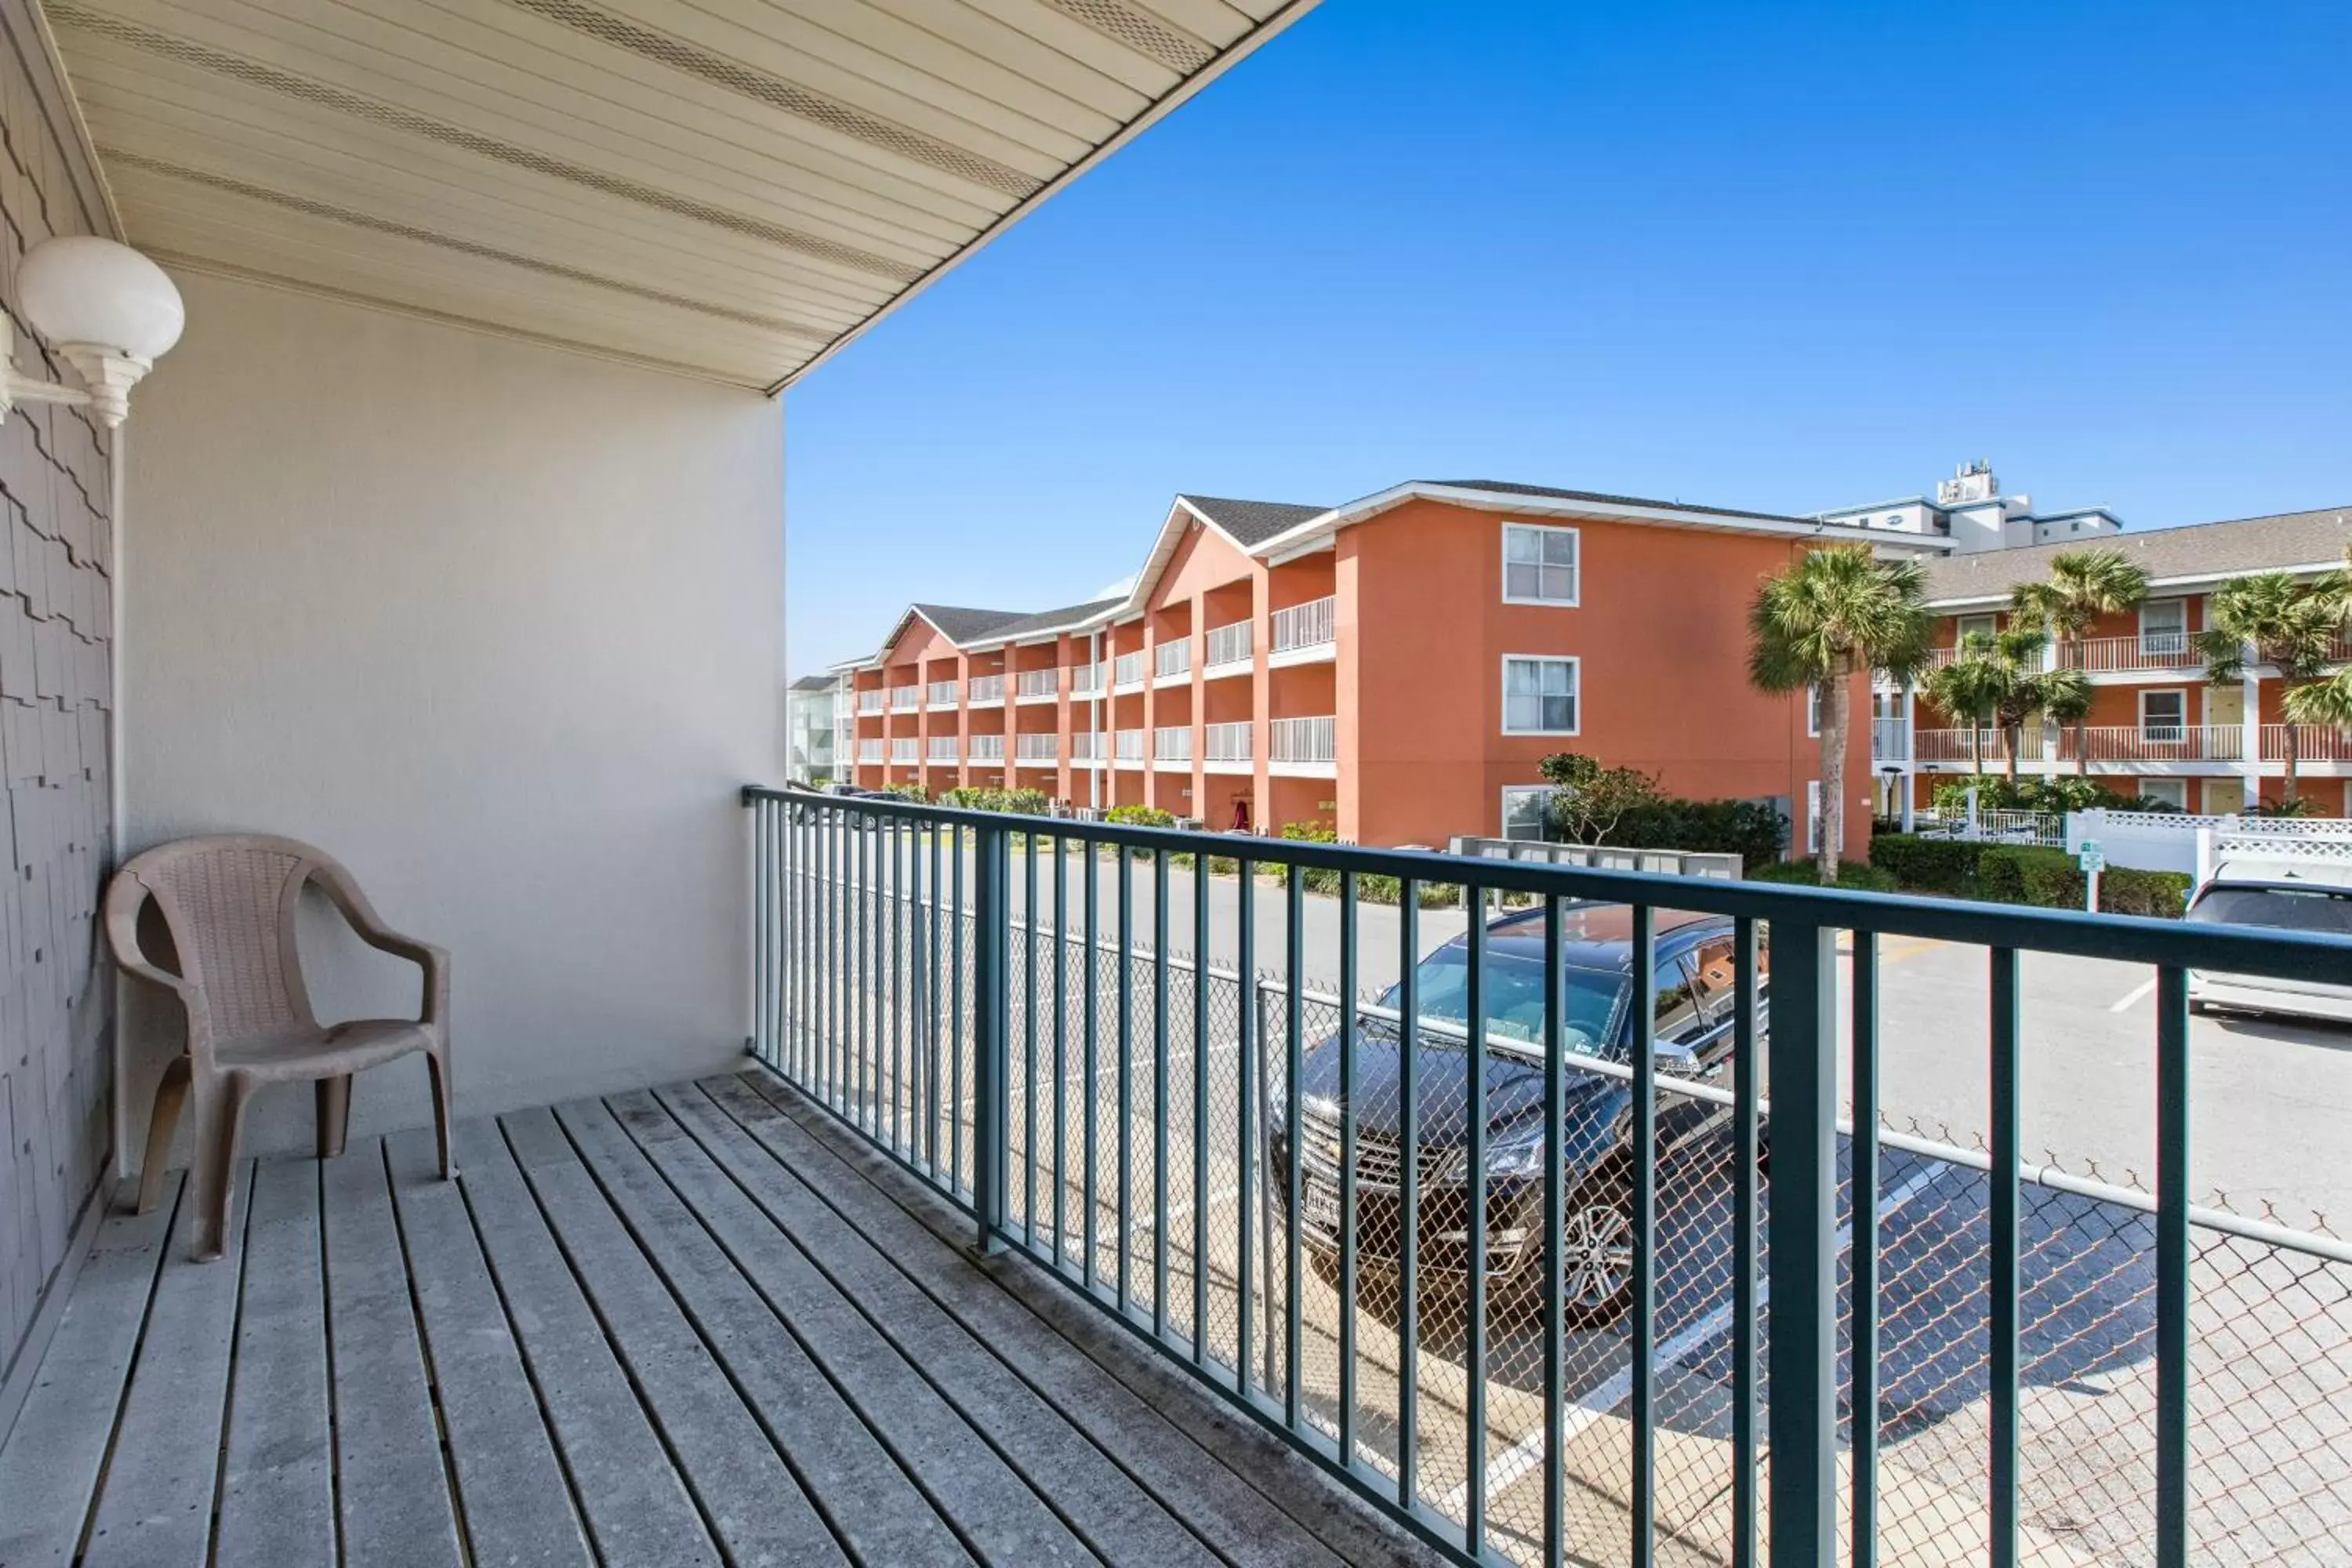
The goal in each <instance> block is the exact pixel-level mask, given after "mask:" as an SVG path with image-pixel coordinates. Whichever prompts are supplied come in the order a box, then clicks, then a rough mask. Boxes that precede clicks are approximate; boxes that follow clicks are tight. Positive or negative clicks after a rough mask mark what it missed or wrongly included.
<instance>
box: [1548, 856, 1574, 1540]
mask: <svg viewBox="0 0 2352 1568" xmlns="http://www.w3.org/2000/svg"><path fill="white" fill-rule="evenodd" d="M1560 936H1561V932H1560V918H1559V899H1557V898H1553V897H1547V898H1546V899H1545V900H1544V915H1543V955H1544V956H1543V1053H1544V1090H1543V1093H1544V1100H1543V1128H1544V1169H1543V1418H1544V1494H1543V1543H1542V1544H1543V1563H1544V1568H1559V1565H1560V1563H1562V1562H1564V1561H1565V1560H1566V1552H1567V1546H1568V1541H1567V1537H1568V1470H1567V1465H1566V1461H1565V1457H1564V1456H1563V1455H1562V1454H1561V1452H1560V1447H1561V1445H1562V1444H1563V1443H1564V1442H1565V1441H1566V1440H1567V1435H1568V1408H1567V1406H1568V1322H1567V1307H1568V1299H1567V1276H1566V1274H1565V1272H1564V1270H1563V1265H1564V1264H1565V1262H1566V1258H1564V1256H1563V1255H1562V1250H1561V1249H1562V1246H1563V1243H1564V1241H1565V1235H1564V1233H1565V1231H1566V1229H1567V1225H1566V1221H1567V1217H1568V1184H1567V1179H1566V1177H1567V1168H1568V1167H1567V1157H1566V1153H1565V1152H1564V1151H1563V1150H1562V1149H1561V1147H1560V1144H1561V1140H1562V1139H1563V1138H1564V1137H1565V1136H1566V1133H1567V1116H1566V1111H1567V1094H1568V1070H1567V1063H1566V1062H1565V1061H1564V1060H1562V1057H1563V1054H1564V1053H1565V1052H1566V1050H1567V1048H1568V1042H1567V1038H1566V1036H1565V1034H1564V1033H1563V1030H1562V1027H1561V1026H1562V1025H1563V1023H1564V1022H1565V1021H1566V1012H1567V998H1566V997H1565V996H1563V995H1562V994H1561V989H1560V988H1561V986H1562V985H1563V984H1565V976H1563V975H1562V974H1561V973H1560V958H1561V946H1560Z"/></svg>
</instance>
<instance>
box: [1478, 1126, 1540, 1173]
mask: <svg viewBox="0 0 2352 1568" xmlns="http://www.w3.org/2000/svg"><path fill="white" fill-rule="evenodd" d="M1543 1168H1544V1135H1543V1126H1542V1124H1541V1123H1538V1124H1537V1125H1536V1126H1534V1127H1532V1128H1529V1129H1528V1130H1527V1131H1523V1132H1515V1133H1513V1134H1512V1135H1511V1136H1509V1137H1508V1138H1506V1139H1504V1140H1502V1141H1501V1142H1496V1143H1489V1144H1487V1145H1486V1174H1487V1175H1488V1176H1490V1177H1492V1176H1540V1175H1542V1174H1543Z"/></svg>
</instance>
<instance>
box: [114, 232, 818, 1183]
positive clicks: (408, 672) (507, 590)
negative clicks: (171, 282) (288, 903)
mask: <svg viewBox="0 0 2352 1568" xmlns="http://www.w3.org/2000/svg"><path fill="white" fill-rule="evenodd" d="M178 281H179V283H180V286H181V288H182V289H183V291H184V294H185V296H186V299H187V306H188V331H187V335H186V337H185V339H184V341H183V342H182V343H181V345H180V347H179V348H178V349H177V350H176V351H175V352H174V353H173V354H172V355H171V356H170V357H169V358H168V359H166V360H165V361H163V363H162V364H161V365H159V366H158V368H157V370H156V372H155V374H153V375H152V377H151V378H150V379H149V381H148V382H147V384H144V385H142V387H141V388H140V389H139V392H138V394H137V396H136V399H135V401H134V403H133V411H132V419H131V426H130V437H131V438H130V442H129V445H128V448H127V455H128V464H129V496H128V502H127V506H126V513H127V528H128V538H127V541H126V543H125V548H124V555H125V559H126V563H127V572H128V575H127V578H126V586H127V594H128V607H127V612H126V616H125V623H126V625H127V626H130V627H131V628H132V630H131V635H130V636H129V637H126V639H125V646H124V657H125V659H126V660H127V664H126V670H127V683H128V690H127V693H126V697H125V703H126V707H127V709H128V710H129V723H128V729H127V731H126V732H127V735H128V737H129V742H130V751H129V758H128V766H127V770H126V771H127V773H128V781H129V793H130V807H129V822H128V825H127V827H126V833H125V837H126V839H127V841H128V847H129V848H130V849H131V850H136V849H138V848H141V847H145V846H147V845H150V844H153V843H156V842H158V841H160V840H163V839H167V838H173V837H180V836H183V835H186V834H194V833H205V832H218V831H227V830H266V831H269V832H275V833H284V834H289V835H291V836H293V837H298V838H303V839H308V840H310V841H311V842H313V843H316V844H318V845H319V846H320V847H323V848H325V849H326V850H327V851H328V852H329V853H331V854H332V855H334V856H336V857H337V858H341V860H343V861H344V862H345V863H346V864H347V865H349V866H350V867H351V868H352V871H353V872H354V874H355V875H356V876H357V877H358V879H359V880H360V882H361V884H362V886H363V887H365V888H366V889H368V891H369V893H370V894H371V895H372V896H373V899H374V901H375V903H376V904H377V906H378V908H379V909H380V910H382V911H383V914H384V916H385V917H386V918H387V919H388V920H389V921H392V922H393V923H394V925H396V926H398V927H400V928H402V929H404V930H406V931H414V932H415V933H416V934H418V935H421V936H424V937H425V938H427V939H429V940H431V941H434V942H439V943H441V944H442V945H444V946H446V947H447V948H449V949H450V950H452V952H453V953H454V954H455V1008H454V1012H455V1046H456V1059H457V1098H458V1108H459V1111H460V1114H474V1115H479V1114H482V1113H485V1112H490V1111H496V1110H502V1109H505V1108H508V1107H512V1106H518V1105H525V1104H530V1103H535V1102H542V1101H548V1100H560V1099H562V1098H564V1097H567V1096H572V1095H580V1094H587V1093H593V1092H597V1091H601V1090H607V1089H616V1088H619V1087H622V1086H626V1085H632V1084H643V1083H646V1082H650V1081H656V1080H663V1079H677V1078H682V1077H686V1076H689V1075H691V1074H694V1073H698V1072H703V1071H707V1070H709V1069H711V1068H717V1067H719V1066H720V1065H722V1064H724V1063H726V1062H728V1061H730V1059H732V1058H735V1057H736V1056H737V1054H738V1053H740V1051H741V1049H742V1043H743V1037H744V1031H745V1016H744V1015H745V1008H746V1001H745V993H746V988H747V984H748V981H747V977H746V968H745V956H744V950H745V938H744V934H743V931H744V926H743V921H744V918H745V909H746V893H745V884H744V877H745V864H744V854H745V838H744V835H743V826H742V820H741V812H740V807H739V806H738V805H737V802H736V795H735V791H736V789H737V786H738V785H740V784H742V783H743V782H744V781H746V780H747V779H762V780H764V779H770V778H773V777H776V776H779V775H780V773H781V771H782V734H781V725H780V720H781V712H780V709H781V706H782V705H781V704H780V703H779V702H778V701H777V700H776V694H777V692H778V690H779V689H780V687H781V684H782V656H781V647H782V595H783V564H782V547H783V499H782V472H783V452H782V414H781V411H780V408H779V405H777V404H775V403H773V402H771V401H768V400H766V399H762V398H760V397H757V396H754V395H750V394H746V393H740V392H730V391H728V390H725V389H721V388H718V387H712V386H706V385H702V384H698V383H693V382H689V381H685V380H681V379H676V378H670V377H665V376H661V375H657V374H652V373H649V372H645V371H640V370H635V369H629V368H625V367H620V366H616V365H611V364H606V363H601V362H598V361H595V360H592V359H587V358H583V357H579V356H575V355H567V354H562V353H556V352H554V351H551V350H546V349H541V348H537V347H532V346H529V345H525V344H520V343H516V342H509V341H505V340H502V339H498V338H493V337H488V336H485V335H482V334H479V333H473V332H467V331H457V330H455V329H451V328H445V327H441V326H437V325H435V324H431V323H427V322H422V321H414V320H410V319H407V318H404V317H400V316H394V315H390V314H385V313H383V312H380V311H373V310H362V309H358V308H354V307H351V306H346V305H342V304H339V303H335V302H332V301H329V300H320V299H317V298H313V297H310V296H306V295H301V294H295V293H289V292H286V291H282V290H277V289H266V288H261V287H257V286H255V285H251V284H247V283H242V282H233V281H227V280H224V279H215V278H210V277H200V276H189V275H182V276H180V277H179V278H178ZM305 942H306V944H308V947H309V950H310V952H311V953H312V954H313V957H314V962H313V963H312V964H311V967H312V968H313V970H314V971H316V972H318V976H319V977H318V978H317V979H315V980H314V992H315V994H316V995H317V998H318V1000H319V1002H320V1011H321V1014H322V1016H330V1017H332V1016H339V1015H340V1016H351V1015H352V1014H355V1013H359V1014H364V1013H369V1012H374V1011H378V1010H390V1009H401V1008H407V1007H411V1006H413V1005H414V986H415V981H414V974H415V971H414V970H413V969H412V968H409V967H407V966H405V965H402V964H398V963H393V962H392V961H389V960H386V959H383V958H381V957H380V956H379V955H376V954H373V953H369V952H364V950H360V949H357V948H356V947H355V945H354V944H352V943H351V942H348V941H346V940H342V939H341V936H340V933H339V932H338V931H335V930H334V929H333V928H332V927H331V925H330V924H329V921H328V919H327V917H325V916H324V915H323V913H320V914H319V917H318V921H317V923H316V925H315V926H314V927H313V928H312V929H310V930H308V931H306V932H305ZM155 1015H156V1010H155V1009H154V1008H153V1007H152V1006H150V1005H147V1004H146V1003H144V1002H142V1004H141V1005H140V1006H139V1009H138V1011H137V1012H136V1013H135V1014H134V1015H133V1018H134V1025H135V1026H134V1029H133V1040H134V1044H135V1045H136V1047H137V1054H138V1059H139V1063H140V1070H139V1071H138V1072H136V1073H134V1075H133V1078H134V1080H135V1082H134V1087H132V1088H131V1090H130V1099H129V1104H130V1106H131V1115H132V1116H133V1117H134V1118H137V1119H143V1118H144V1116H145V1115H146V1110H147V1104H148V1090H147V1087H146V1086H147V1084H148V1082H150V1081H151V1079H152V1070H153V1068H154V1067H155V1064H156V1057H157V1053H159V1052H162V1051H167V1050H169V1049H172V1048H174V1047H173V1043H172V1040H173V1035H174V1034H175V1031H174V1030H171V1029H159V1028H157V1027H156V1026H155ZM309 1114H310V1096H309V1094H308V1092H307V1090H294V1091H281V1092H280V1093H279V1094H278V1096H277V1097H275V1098H274V1099H272V1100H266V1101H265V1102H263V1103H261V1104H259V1105H258V1106H257V1109H256V1114H255V1119H254V1121H253V1122H252V1123H251V1124H250V1131H251V1133H252V1134H253V1143H254V1145H255V1146H256V1147H258V1148H268V1147H272V1146H289V1145H299V1144H300V1143H301V1142H303V1141H304V1140H305V1139H307V1137H308V1135H309V1134H308V1124H309ZM427 1115H428V1107H427V1101H426V1096H425V1087H424V1074H423V1071H422V1068H421V1064H420V1063H419V1062H418V1061H416V1060H415V1059H414V1058H412V1059H411V1060H410V1061H407V1062H404V1063H403V1064H400V1066H398V1067H396V1068H392V1069H388V1070H385V1071H380V1072H377V1073H375V1074H373V1075H369V1077H367V1078H366V1079H362V1081H361V1082H360V1083H359V1084H358V1085H357V1086H356V1089H355V1093H354V1098H353V1103H352V1116H353V1131H354V1134H357V1133H359V1132H361V1131H373V1130H377V1129H381V1128H384V1127H389V1126H396V1125H411V1124H415V1123H417V1122H419V1121H423V1120H425V1118H426V1117H427ZM134 1124H135V1125H143V1121H140V1122H136V1123H134Z"/></svg>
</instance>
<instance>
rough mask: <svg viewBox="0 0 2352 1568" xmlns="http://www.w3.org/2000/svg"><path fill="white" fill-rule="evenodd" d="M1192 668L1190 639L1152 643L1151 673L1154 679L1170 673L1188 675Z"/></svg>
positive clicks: (1162, 677)
mask: <svg viewBox="0 0 2352 1568" xmlns="http://www.w3.org/2000/svg"><path fill="white" fill-rule="evenodd" d="M1191 673H1192V638H1191V637H1184V638H1181V640H1179V641H1176V642H1164V643H1159V644H1156V645H1154V647H1152V649H1151V674H1152V678H1153V679H1164V678H1166V677H1168V676H1171V675H1189V674H1191Z"/></svg>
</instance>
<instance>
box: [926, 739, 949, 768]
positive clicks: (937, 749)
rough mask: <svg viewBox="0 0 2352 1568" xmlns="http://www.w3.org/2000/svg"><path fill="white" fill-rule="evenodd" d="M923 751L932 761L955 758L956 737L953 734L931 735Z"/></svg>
mask: <svg viewBox="0 0 2352 1568" xmlns="http://www.w3.org/2000/svg"><path fill="white" fill-rule="evenodd" d="M925 753H926V755H927V756H928V758H929V760H930V761H931V762H934V763H952V762H954V761H955V760H956V738H955V737H954V736H953V735H933V736H932V737H930V739H929V742H927V743H926V746H925Z"/></svg>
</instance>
